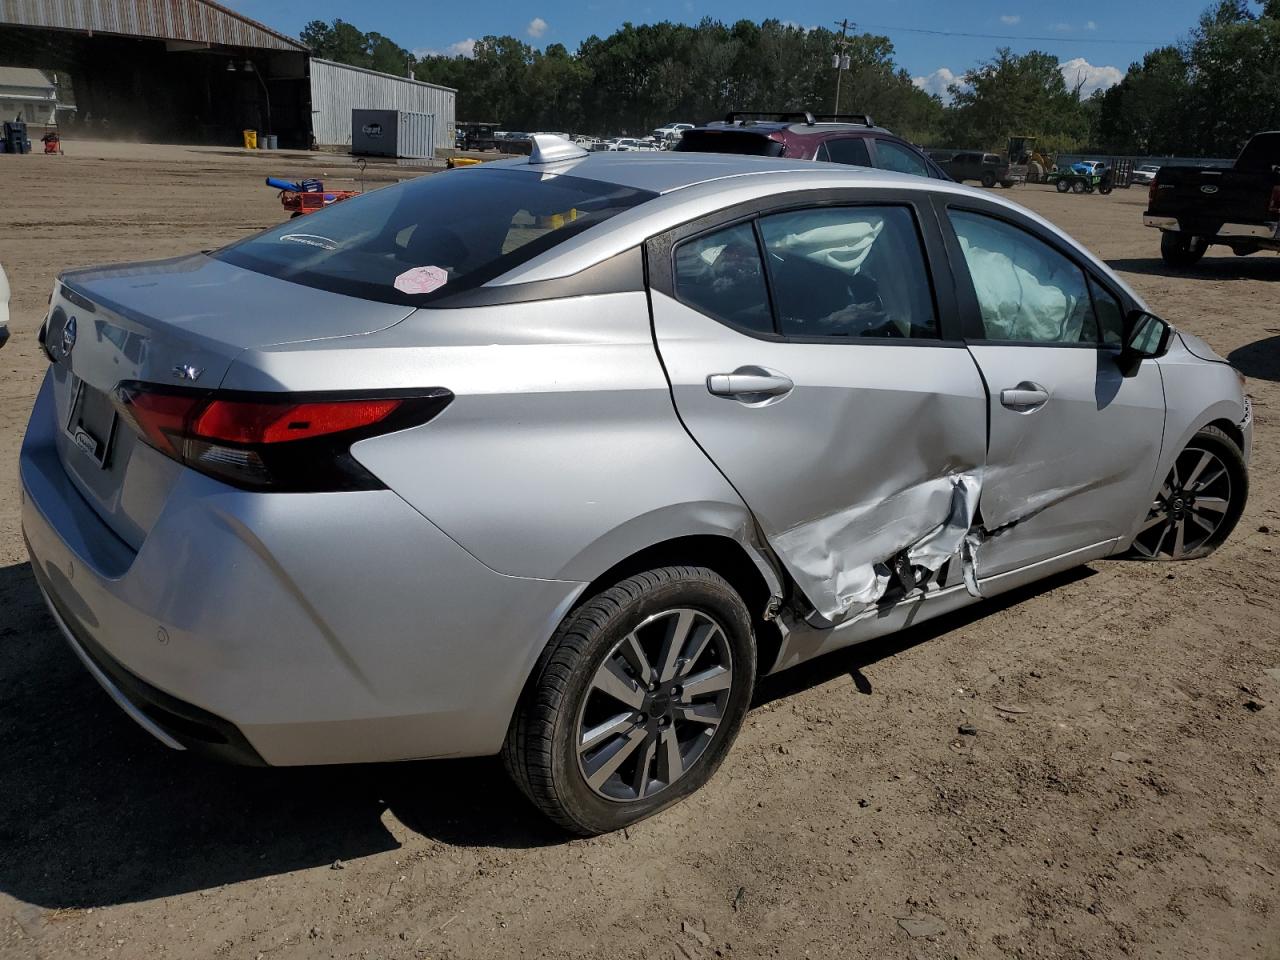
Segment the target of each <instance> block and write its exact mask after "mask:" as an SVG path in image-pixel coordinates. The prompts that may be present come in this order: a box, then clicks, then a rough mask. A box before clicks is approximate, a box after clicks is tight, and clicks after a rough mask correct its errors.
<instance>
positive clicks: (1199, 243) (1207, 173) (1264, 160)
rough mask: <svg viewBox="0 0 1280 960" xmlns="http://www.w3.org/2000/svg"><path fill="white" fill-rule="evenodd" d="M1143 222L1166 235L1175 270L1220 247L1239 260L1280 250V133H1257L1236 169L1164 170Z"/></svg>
mask: <svg viewBox="0 0 1280 960" xmlns="http://www.w3.org/2000/svg"><path fill="white" fill-rule="evenodd" d="M1142 222H1143V223H1144V224H1146V225H1147V226H1148V227H1155V228H1157V229H1158V230H1160V231H1161V232H1160V255H1161V256H1162V257H1164V261H1165V263H1167V264H1169V266H1171V267H1178V268H1185V267H1190V266H1192V265H1194V264H1195V263H1196V262H1197V261H1198V260H1199V259H1200V258H1201V257H1203V256H1204V252H1205V251H1206V250H1207V249H1209V246H1210V245H1211V244H1215V243H1216V244H1221V245H1223V246H1227V247H1230V248H1231V250H1232V252H1233V253H1235V254H1237V255H1238V256H1244V255H1245V254H1249V253H1257V252H1258V251H1259V250H1280V130H1272V131H1270V132H1268V133H1259V134H1255V135H1254V137H1253V139H1252V140H1250V141H1249V142H1248V143H1247V144H1245V148H1244V149H1243V150H1242V151H1240V156H1239V157H1237V158H1236V162H1235V164H1234V165H1233V166H1231V167H1226V168H1223V167H1161V168H1160V172H1159V173H1157V174H1156V178H1155V180H1153V181H1152V183H1151V190H1150V193H1149V195H1148V200H1147V211H1146V213H1144V214H1143V215H1142Z"/></svg>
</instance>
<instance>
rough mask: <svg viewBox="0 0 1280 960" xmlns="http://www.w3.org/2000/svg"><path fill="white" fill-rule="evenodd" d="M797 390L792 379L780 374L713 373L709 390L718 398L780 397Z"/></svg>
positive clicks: (708, 383)
mask: <svg viewBox="0 0 1280 960" xmlns="http://www.w3.org/2000/svg"><path fill="white" fill-rule="evenodd" d="M794 388H795V384H794V383H792V381H791V378H790V377H786V376H783V375H782V374H780V373H740V372H737V371H735V372H734V373H713V374H711V375H710V376H709V377H707V390H708V391H709V392H710V393H712V394H713V395H715V396H717V397H748V398H749V397H753V396H754V397H761V398H763V397H780V396H782V395H783V394H784V393H790V392H791V391H792V390H793V389H794Z"/></svg>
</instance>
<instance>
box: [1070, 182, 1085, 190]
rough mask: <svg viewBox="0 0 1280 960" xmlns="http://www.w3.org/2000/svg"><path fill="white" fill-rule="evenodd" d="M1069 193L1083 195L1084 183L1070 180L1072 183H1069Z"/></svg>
mask: <svg viewBox="0 0 1280 960" xmlns="http://www.w3.org/2000/svg"><path fill="white" fill-rule="evenodd" d="M1071 192H1072V193H1084V181H1083V180H1072V181H1071Z"/></svg>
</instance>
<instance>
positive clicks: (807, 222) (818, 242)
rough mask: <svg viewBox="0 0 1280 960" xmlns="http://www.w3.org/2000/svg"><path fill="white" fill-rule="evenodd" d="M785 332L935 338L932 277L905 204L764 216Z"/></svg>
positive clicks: (767, 252)
mask: <svg viewBox="0 0 1280 960" xmlns="http://www.w3.org/2000/svg"><path fill="white" fill-rule="evenodd" d="M760 231H761V233H762V234H763V236H764V244H765V255H766V257H767V258H768V263H769V277H770V279H771V280H772V281H773V296H774V303H775V306H776V309H777V311H778V327H779V331H780V332H781V333H783V334H784V335H786V336H793V337H795V336H809V337H908V338H922V337H924V338H936V337H937V336H938V321H937V317H936V315H935V313H934V307H933V296H932V292H931V288H930V286H929V275H928V272H927V270H926V268H925V260H924V252H923V251H922V250H921V247H920V235H919V233H918V232H917V231H916V225H915V220H914V218H913V217H912V215H911V212H910V211H909V210H908V209H907V208H906V207H824V208H822V209H817V210H801V211H797V212H794V213H781V214H776V215H774V216H771V217H764V218H762V219H761V221H760Z"/></svg>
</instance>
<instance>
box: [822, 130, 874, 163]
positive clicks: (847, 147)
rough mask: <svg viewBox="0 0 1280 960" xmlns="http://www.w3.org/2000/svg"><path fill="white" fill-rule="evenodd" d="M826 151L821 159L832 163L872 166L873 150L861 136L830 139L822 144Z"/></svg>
mask: <svg viewBox="0 0 1280 960" xmlns="http://www.w3.org/2000/svg"><path fill="white" fill-rule="evenodd" d="M822 147H823V149H824V150H825V151H826V154H825V156H820V157H819V158H818V159H820V160H830V161H831V162H832V163H847V164H849V165H850V166H854V167H869V166H871V152H870V151H869V150H867V141H866V140H865V139H863V138H861V137H855V138H850V139H847V140H828V141H826V142H825V143H824V144H823V145H822Z"/></svg>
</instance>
